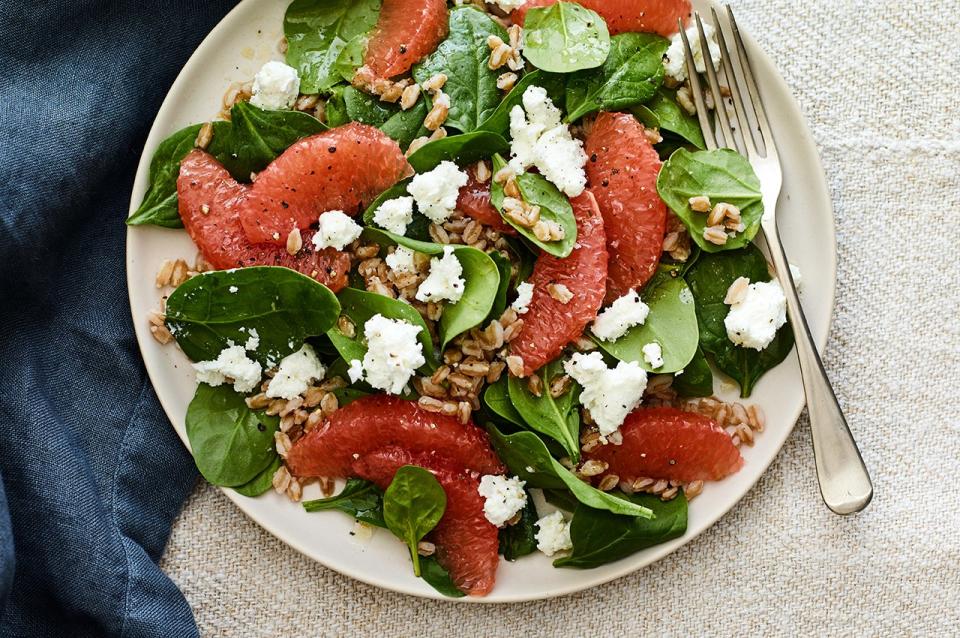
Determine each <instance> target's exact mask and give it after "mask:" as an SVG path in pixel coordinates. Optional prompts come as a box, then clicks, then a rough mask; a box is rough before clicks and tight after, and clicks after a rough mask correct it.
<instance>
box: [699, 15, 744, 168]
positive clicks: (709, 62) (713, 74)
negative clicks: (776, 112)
mask: <svg viewBox="0 0 960 638" xmlns="http://www.w3.org/2000/svg"><path fill="white" fill-rule="evenodd" d="M693 16H694V19H695V20H696V21H697V31H698V35H699V36H700V53H701V55H702V56H703V65H704V67H706V71H707V84H708V85H709V86H710V93H711V94H712V95H713V105H714V110H715V111H716V116H717V121H718V122H719V125H718V128H719V129H720V133H721V134H722V135H723V140H724V144H723V145H724V146H726V147H727V148H732V149H734V150H736V151H738V152H741V149H738V148H737V143H736V137H734V134H733V129H732V128H731V127H730V118H729V116H728V115H727V109H726V107H725V106H724V101H723V95H722V94H721V93H720V81H719V80H718V79H717V71H716V69H715V68H714V66H713V56H711V55H710V44H709V43H708V42H707V34H706V33H705V32H704V30H703V21H702V20H700V12H699V11H697V12H694V14H693ZM719 139H720V137H719V136H717V141H718V142H719Z"/></svg>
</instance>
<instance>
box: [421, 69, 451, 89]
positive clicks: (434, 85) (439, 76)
mask: <svg viewBox="0 0 960 638" xmlns="http://www.w3.org/2000/svg"><path fill="white" fill-rule="evenodd" d="M446 84H447V76H446V74H445V73H436V74H434V75H432V76H430V79H428V80H427V81H426V82H424V83H423V90H424V91H429V92H431V93H432V92H434V91H439V90H441V89H442V88H443V87H444V86H446Z"/></svg>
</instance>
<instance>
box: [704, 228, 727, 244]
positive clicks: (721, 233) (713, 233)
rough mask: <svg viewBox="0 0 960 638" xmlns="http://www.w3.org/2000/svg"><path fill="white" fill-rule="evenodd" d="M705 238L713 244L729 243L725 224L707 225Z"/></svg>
mask: <svg viewBox="0 0 960 638" xmlns="http://www.w3.org/2000/svg"><path fill="white" fill-rule="evenodd" d="M703 238H704V239H706V240H707V241H708V242H710V243H711V244H716V245H718V246H723V245H724V244H726V243H727V233H726V231H725V230H724V228H723V226H707V227H706V228H704V229H703Z"/></svg>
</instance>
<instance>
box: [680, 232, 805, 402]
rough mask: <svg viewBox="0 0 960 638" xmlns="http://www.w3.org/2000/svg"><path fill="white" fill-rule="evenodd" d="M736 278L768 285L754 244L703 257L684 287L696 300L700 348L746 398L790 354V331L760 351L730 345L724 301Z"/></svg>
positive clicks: (782, 330)
mask: <svg viewBox="0 0 960 638" xmlns="http://www.w3.org/2000/svg"><path fill="white" fill-rule="evenodd" d="M738 277H747V278H748V279H750V281H751V283H755V282H758V281H770V273H769V271H768V270H767V260H766V258H764V256H763V253H761V252H760V249H759V248H757V247H756V246H754V245H753V244H748V245H747V246H746V247H745V248H742V249H740V250H732V251H727V252H724V253H714V254H703V255H702V256H701V257H700V259H699V260H698V261H697V263H696V264H694V266H693V268H691V269H690V271H689V272H688V273H687V283H689V284H690V290H691V291H692V292H693V297H694V299H695V300H696V305H697V320H698V321H699V323H700V347H701V348H703V351H704V352H706V353H707V354H709V355H710V356H711V358H712V359H713V362H714V363H715V364H716V366H717V368H719V369H720V371H721V372H723V373H725V374H727V375H729V376H731V377H732V378H733V379H735V380H736V381H737V383H739V384H740V396H742V397H748V396H750V393H751V392H752V391H753V387H754V385H756V383H757V381H758V380H759V379H760V377H761V376H763V375H764V374H765V373H766V372H767V371H768V370H770V369H772V368H774V367H776V366H777V365H779V364H780V362H781V361H783V360H784V359H785V358H786V357H787V355H788V354H790V350H791V349H792V348H793V331H792V330H791V329H790V325H789V324H787V325H784V326H783V327H782V328H780V330H778V331H777V336H776V337H774V339H773V342H772V343H771V344H770V345H769V346H767V347H766V348H764V349H763V350H760V351H757V350H754V349H753V348H743V347H740V346H738V345H736V344H734V343H733V342H732V341H730V339H729V338H728V337H727V329H726V326H724V324H723V321H724V319H726V317H727V313H728V312H729V310H730V307H729V306H727V305H726V304H725V303H723V299H724V297H726V295H727V289H728V288H729V287H730V285H731V284H732V283H733V282H734V281H735V280H736V279H737V278H738Z"/></svg>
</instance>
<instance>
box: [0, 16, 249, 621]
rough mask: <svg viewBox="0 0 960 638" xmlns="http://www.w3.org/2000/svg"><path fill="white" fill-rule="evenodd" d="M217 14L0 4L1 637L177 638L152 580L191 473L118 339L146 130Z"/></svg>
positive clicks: (179, 611)
mask: <svg viewBox="0 0 960 638" xmlns="http://www.w3.org/2000/svg"><path fill="white" fill-rule="evenodd" d="M232 4H233V2H232V1H231V0H204V1H203V2H192V1H189V0H170V1H161V0H141V1H138V2H133V1H129V2H120V1H114V2H109V1H101V0H53V1H47V2H20V1H17V0H0V222H2V225H0V636H4V637H8V636H11V637H12V636H73V637H81V636H127V637H139V636H157V637H160V636H163V637H164V638H168V637H180V636H185V637H188V636H194V635H196V634H197V629H196V626H195V624H194V621H193V616H192V613H191V611H190V608H189V607H188V606H187V604H186V601H185V600H184V598H183V596H182V594H181V593H180V592H179V591H178V590H177V588H176V587H175V586H174V584H173V583H172V582H171V581H170V580H169V579H168V578H167V577H166V576H165V575H164V574H163V573H162V572H161V571H160V570H159V568H158V567H157V565H156V561H157V560H158V559H159V557H160V555H161V553H162V551H163V548H164V545H165V544H166V541H167V538H168V536H169V533H170V525H171V521H172V520H173V518H174V516H175V515H176V513H177V512H178V510H179V508H180V507H181V505H182V503H183V500H184V499H185V498H186V496H187V494H188V493H189V491H190V489H191V488H192V486H193V485H194V483H195V480H196V470H195V469H194V466H193V463H192V461H191V459H190V456H189V455H188V454H187V453H186V451H185V450H184V448H183V446H182V445H181V444H180V442H179V440H178V439H177V438H176V436H175V434H174V432H173V430H172V428H171V427H170V425H169V423H168V422H167V421H166V418H165V416H164V415H163V413H162V412H161V410H160V406H159V404H158V403H157V400H156V397H155V396H154V393H153V389H152V388H151V386H150V383H149V381H148V379H147V377H146V374H145V372H144V369H143V365H142V362H141V360H140V355H139V352H138V350H137V346H136V342H135V340H134V336H133V326H132V323H131V317H130V310H129V305H128V301H127V293H126V283H125V280H126V274H125V268H124V233H125V227H124V224H123V221H124V218H125V216H126V213H127V204H128V201H129V196H130V188H131V185H132V183H133V174H134V171H135V169H136V165H137V161H138V159H139V155H140V152H141V150H142V148H143V142H144V139H145V137H146V134H147V132H148V130H149V127H150V123H151V121H152V119H153V117H154V115H155V114H156V112H157V109H158V108H159V105H160V102H161V101H162V99H163V96H164V95H165V93H166V91H167V89H168V88H169V86H170V84H171V83H172V82H173V80H174V78H175V77H176V75H177V72H178V71H179V70H180V68H181V67H182V66H183V64H184V62H185V61H186V60H187V58H188V57H189V55H190V53H191V52H192V51H193V50H194V49H195V48H196V46H197V45H198V44H199V42H200V40H202V38H203V36H204V35H205V34H206V33H207V32H209V30H210V29H211V28H212V27H213V26H214V25H215V24H216V22H217V21H218V20H219V19H220V18H221V17H222V16H223V15H224V14H225V13H226V12H227V11H228V10H229V8H230V6H231V5H232Z"/></svg>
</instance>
